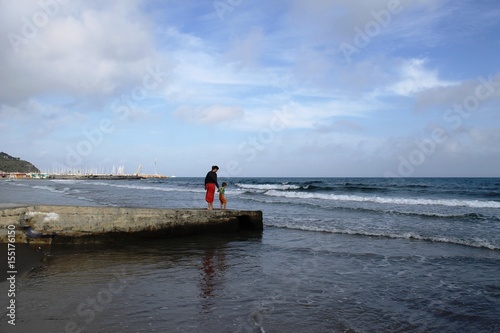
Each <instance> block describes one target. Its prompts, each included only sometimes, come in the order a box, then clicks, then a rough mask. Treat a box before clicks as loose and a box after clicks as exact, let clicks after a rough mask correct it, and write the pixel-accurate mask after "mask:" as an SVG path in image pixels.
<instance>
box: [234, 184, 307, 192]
mask: <svg viewBox="0 0 500 333" xmlns="http://www.w3.org/2000/svg"><path fill="white" fill-rule="evenodd" d="M236 186H238V187H239V188H242V189H244V190H257V191H262V192H264V191H269V190H281V191H283V190H298V189H300V188H303V187H302V186H299V185H293V184H241V183H236Z"/></svg>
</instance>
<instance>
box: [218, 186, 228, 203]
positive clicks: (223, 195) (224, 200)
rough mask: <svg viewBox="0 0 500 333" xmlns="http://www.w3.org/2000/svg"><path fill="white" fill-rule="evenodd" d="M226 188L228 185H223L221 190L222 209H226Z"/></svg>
mask: <svg viewBox="0 0 500 333" xmlns="http://www.w3.org/2000/svg"><path fill="white" fill-rule="evenodd" d="M226 187H227V183H222V186H221V187H220V188H219V200H220V209H226V203H227V200H226Z"/></svg>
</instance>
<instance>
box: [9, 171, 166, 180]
mask: <svg viewBox="0 0 500 333" xmlns="http://www.w3.org/2000/svg"><path fill="white" fill-rule="evenodd" d="M0 178H1V179H98V180H124V179H126V180H128V179H131V180H133V179H150V178H161V179H163V178H169V177H168V176H162V175H147V174H136V175H114V174H48V173H20V172H17V173H15V172H14V173H3V174H0Z"/></svg>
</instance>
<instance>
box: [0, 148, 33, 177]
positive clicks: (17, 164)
mask: <svg viewBox="0 0 500 333" xmlns="http://www.w3.org/2000/svg"><path fill="white" fill-rule="evenodd" d="M0 171H2V172H40V170H38V168H37V167H35V166H34V165H33V164H32V163H30V162H28V161H24V160H21V159H20V158H19V157H12V156H10V155H9V154H6V153H4V152H0Z"/></svg>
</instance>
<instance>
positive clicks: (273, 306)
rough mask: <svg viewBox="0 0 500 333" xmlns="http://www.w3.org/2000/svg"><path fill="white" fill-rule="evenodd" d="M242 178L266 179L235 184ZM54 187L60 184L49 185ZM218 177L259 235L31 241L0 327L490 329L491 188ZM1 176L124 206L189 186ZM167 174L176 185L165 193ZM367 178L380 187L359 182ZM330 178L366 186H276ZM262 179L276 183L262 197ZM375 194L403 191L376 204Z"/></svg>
mask: <svg viewBox="0 0 500 333" xmlns="http://www.w3.org/2000/svg"><path fill="white" fill-rule="evenodd" d="M176 181H177V180H176ZM180 181H183V183H180ZM245 181H246V183H242V182H245ZM329 181H330V180H329ZM190 182H191V183H192V185H189V184H191V183H190ZM236 184H240V186H238V185H236ZM242 184H243V185H244V184H246V185H247V186H254V187H255V186H260V187H267V188H254V189H248V188H246V189H245V188H244V186H241V185H242ZM4 185H5V184H4ZM61 185H62V186H64V188H66V189H65V190H64V191H62V192H61V193H59V192H57V191H60V188H59V187H60V186H61ZM230 185H232V190H233V191H232V193H231V192H229V190H228V195H227V196H228V204H229V205H230V207H238V208H243V207H244V208H248V209H256V208H257V207H260V208H262V209H263V211H264V217H265V221H264V222H265V230H264V233H263V234H262V235H227V236H204V237H202V236H196V237H183V238H177V239H168V240H158V241H150V242H134V243H123V244H115V245H113V246H110V245H108V246H99V247H94V246H87V247H82V246H79V247H74V246H72V247H67V246H66V247H61V246H58V247H56V246H54V247H51V248H43V249H42V251H43V252H44V253H45V255H41V254H40V252H35V251H34V250H33V249H26V252H23V255H22V256H23V257H24V258H25V259H26V260H27V258H28V257H29V258H31V260H32V261H31V263H29V264H26V267H25V268H24V271H23V272H21V273H20V274H19V276H18V280H17V283H18V285H17V286H18V290H19V293H18V294H17V295H16V301H17V302H18V304H19V306H18V309H17V313H18V325H16V327H15V328H14V327H11V326H10V325H8V324H7V322H6V318H5V317H3V318H2V320H1V321H0V331H1V332H20V331H22V332H25V331H26V332H31V331H32V332H36V331H38V332H78V331H81V332H267V333H269V332H457V331H463V332H497V331H499V330H500V319H499V316H498V313H499V310H500V280H499V278H498V277H499V276H500V251H499V250H498V246H499V242H498V237H499V235H498V234H497V233H496V231H497V230H498V229H497V228H498V225H497V224H498V215H499V212H498V210H497V208H495V207H494V205H495V202H498V201H496V200H497V197H495V196H492V195H491V193H492V191H491V189H487V191H486V192H487V193H489V195H488V196H487V199H485V196H484V193H481V190H479V186H476V187H477V189H476V190H475V191H474V192H475V193H474V194H472V193H471V192H470V191H469V192H468V193H462V192H464V191H463V189H460V188H458V189H457V188H455V187H454V185H453V184H451V183H444V184H441V185H439V186H436V185H434V188H431V189H425V188H424V190H422V189H421V188H420V187H419V190H418V193H414V192H413V190H411V189H410V190H409V189H408V188H413V187H409V186H407V185H405V187H404V188H403V189H402V188H401V187H400V188H399V189H395V188H394V186H392V187H387V186H386V187H385V188H384V187H383V186H381V184H374V183H372V182H371V181H365V184H362V185H363V186H359V185H356V186H357V187H358V188H359V187H364V189H363V190H362V192H359V189H356V190H355V191H354V192H355V193H352V189H345V188H344V187H345V186H347V187H352V186H350V185H344V187H342V186H340V185H338V187H339V188H340V189H339V188H335V189H334V190H332V189H328V190H324V189H323V190H316V192H312V193H310V192H307V191H308V190H307V189H302V190H300V189H298V188H295V187H294V188H286V189H285V188H283V189H274V188H271V187H273V186H274V187H278V186H284V187H286V186H288V185H294V186H303V185H304V184H293V183H286V182H283V181H282V180H281V179H280V180H279V181H277V180H272V181H271V180H269V179H257V180H252V181H249V180H245V179H241V180H238V181H235V182H232V184H230ZM329 185H332V184H329ZM414 185H420V186H423V184H422V182H421V183H420V184H414ZM431 185H432V184H431ZM431 185H429V186H431ZM476 185H477V183H476ZM0 186H3V185H0ZM8 186H9V187H7V188H9V189H10V188H14V189H19V188H20V189H22V191H21V192H23V193H24V194H23V196H24V198H26V199H29V198H28V197H29V196H30V195H32V196H38V197H40V193H46V192H49V193H50V195H53V194H54V195H59V196H61V198H62V199H61V200H68V201H72V200H81V201H85V202H89V203H91V204H106V205H116V204H119V202H125V204H128V205H130V204H131V203H132V201H127V200H130V199H129V198H130V196H131V194H132V193H135V197H136V199H137V198H139V199H138V200H140V202H138V203H137V205H139V206H142V205H144V203H146V202H147V203H149V204H150V205H153V206H159V203H161V205H162V206H168V204H170V205H173V206H180V204H181V203H184V204H185V205H186V206H188V205H193V202H194V203H195V204H196V203H197V201H195V200H196V199H195V198H197V196H202V195H203V191H202V190H199V189H198V188H197V187H195V183H194V181H193V180H179V183H174V182H171V183H166V184H164V183H149V182H122V183H119V182H118V183H116V182H115V183H112V184H108V183H101V184H97V183H78V182H77V183H64V184H62V183H61V182H50V181H46V182H45V183H29V182H26V183H22V185H10V184H9V185H8ZM34 186H37V187H38V188H34ZM176 186H178V187H179V188H182V189H183V191H174V189H175V188H176ZM190 186H191V187H190ZM316 186H323V187H324V186H325V182H322V183H316ZM335 186H337V185H335ZM335 186H330V187H335ZM481 186H482V185H481ZM373 187H380V189H377V190H375V193H373V192H370V191H371V190H367V189H366V188H373ZM467 187H470V186H469V185H467ZM141 188H142V189H141ZM156 188H159V189H156ZM4 189H5V187H4ZM93 189H96V191H95V192H94V191H93ZM342 189H343V190H344V191H350V192H351V194H350V195H355V196H357V197H363V198H366V199H365V201H363V202H364V203H363V206H358V204H359V202H358V201H359V200H358V201H342V200H338V198H337V199H334V200H332V199H322V198H320V197H318V196H316V197H313V198H305V196H304V197H301V198H300V199H299V200H295V198H290V196H291V195H290V193H294V192H298V193H304V194H307V195H310V194H331V195H340V194H339V192H340V191H341V190H342ZM128 191H130V192H128ZM267 191H284V192H283V193H282V195H281V196H276V195H273V193H271V195H269V193H267ZM320 191H323V192H325V191H326V193H318V192H320ZM329 191H330V192H329ZM367 191H368V194H367ZM457 191H458V192H461V194H460V195H457V194H456V193H457ZM14 192H15V193H18V194H19V192H18V191H17V190H16V191H12V192H11V193H12V194H11V197H13V196H16V195H17V194H14ZM394 192H396V193H397V195H394ZM30 193H31V194H30ZM110 193H115V195H110ZM266 193H267V194H266ZM390 193H391V194H392V196H391V194H390ZM478 193H479V194H478ZM293 195H294V196H297V194H295V193H294V194H293ZM21 197H22V196H21ZM377 197H380V198H383V199H386V200H387V199H391V200H393V201H394V200H395V199H396V198H399V200H401V199H404V200H406V203H405V204H403V205H401V204H400V205H399V206H398V205H397V204H395V203H394V202H391V203H388V204H387V203H386V204H383V203H380V200H379V199H376V198H377ZM78 198H80V199H78ZM82 198H83V199H82ZM408 199H412V200H444V199H446V200H448V201H446V203H448V204H450V203H453V204H455V203H456V202H458V200H462V201H464V200H465V201H468V202H470V203H474V204H475V205H476V206H478V205H481V204H482V205H483V206H484V205H487V206H492V207H483V208H478V207H468V206H463V205H457V206H446V205H438V204H435V205H429V204H426V205H415V204H413V203H411V201H410V203H408ZM376 201H379V202H376ZM367 202H368V203H367ZM430 202H431V203H436V202H435V201H430ZM478 202H479V204H477V203H478ZM167 203H168V204H167ZM199 204H200V206H201V205H203V201H202V200H200V201H199ZM434 206H435V207H434ZM450 207H451V208H450ZM417 236H421V237H417ZM483 245H486V246H483ZM492 248H493V249H492ZM0 250H1V251H2V252H4V249H3V248H2V249H0ZM27 251H30V252H29V254H28V252H27ZM19 256H21V255H19ZM40 258H43V262H40V261H39V259H40ZM37 262H40V263H39V264H37ZM3 286H5V282H4V283H3ZM0 287H2V283H0ZM2 288H3V287H2Z"/></svg>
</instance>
